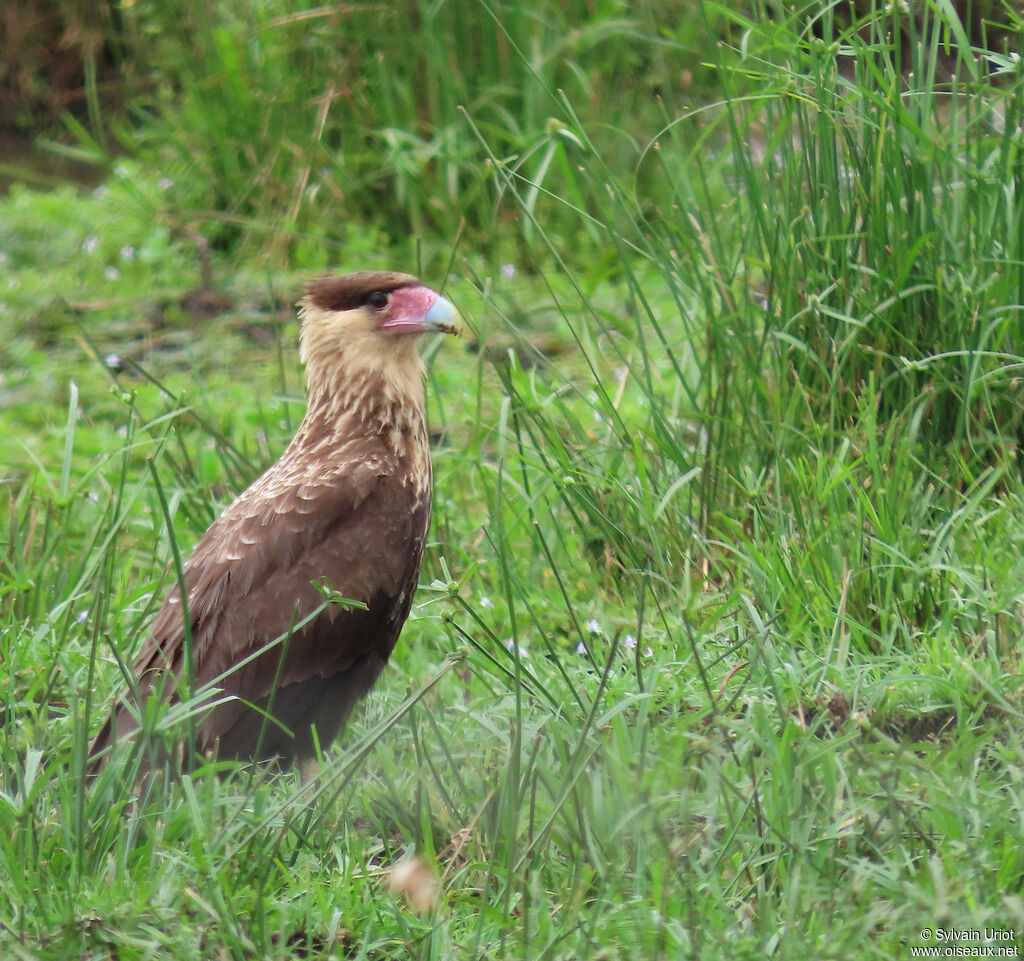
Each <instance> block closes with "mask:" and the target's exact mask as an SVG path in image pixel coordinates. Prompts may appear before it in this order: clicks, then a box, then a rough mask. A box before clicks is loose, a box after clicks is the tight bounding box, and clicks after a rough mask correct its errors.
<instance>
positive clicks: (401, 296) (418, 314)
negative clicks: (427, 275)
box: [378, 286, 457, 334]
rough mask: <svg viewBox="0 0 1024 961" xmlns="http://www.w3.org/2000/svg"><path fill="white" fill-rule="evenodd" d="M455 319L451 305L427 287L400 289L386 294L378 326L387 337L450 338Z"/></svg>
mask: <svg viewBox="0 0 1024 961" xmlns="http://www.w3.org/2000/svg"><path fill="white" fill-rule="evenodd" d="M456 318H457V314H456V311H455V308H454V307H453V306H452V304H451V303H450V302H449V301H448V300H446V299H445V298H444V297H442V296H441V295H440V294H438V293H436V292H435V291H433V290H431V289H430V288H429V287H422V286H420V287H399V288H398V289H397V290H393V291H391V293H389V294H388V304H387V306H386V307H384V308H383V309H382V311H381V317H380V321H379V322H378V326H379V328H380V330H383V331H386V332H387V333H390V334H425V333H429V332H430V331H443V332H445V333H449V334H451V333H454V332H455V323H456Z"/></svg>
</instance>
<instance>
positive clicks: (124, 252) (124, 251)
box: [121, 244, 135, 260]
mask: <svg viewBox="0 0 1024 961" xmlns="http://www.w3.org/2000/svg"><path fill="white" fill-rule="evenodd" d="M121 259H122V260H134V259H135V248H134V247H132V246H131V244H125V245H124V246H123V247H122V248H121Z"/></svg>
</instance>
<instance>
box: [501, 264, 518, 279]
mask: <svg viewBox="0 0 1024 961" xmlns="http://www.w3.org/2000/svg"><path fill="white" fill-rule="evenodd" d="M515 275H516V265H515V264H502V265H501V276H502V277H505V278H506V279H508V280H511V279H512V278H513V277H515Z"/></svg>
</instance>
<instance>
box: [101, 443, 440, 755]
mask: <svg viewBox="0 0 1024 961" xmlns="http://www.w3.org/2000/svg"><path fill="white" fill-rule="evenodd" d="M368 445H369V446H368ZM334 465H335V466H334V467H332V468H331V469H329V470H327V471H325V470H324V467H323V465H322V464H319V465H318V464H317V463H316V460H315V459H313V458H302V457H300V456H295V457H289V455H288V454H286V455H285V456H284V457H283V458H282V459H281V461H279V462H278V463H277V464H276V465H274V467H272V468H271V469H270V470H269V471H268V472H267V473H266V474H264V475H263V477H261V478H260V479H259V480H258V481H256V483H254V484H253V485H252V486H251V487H250V488H249V489H248V490H246V491H245V492H244V493H243V494H242V495H241V496H239V498H238V499H237V500H236V501H235V502H234V503H233V504H232V505H231V506H230V507H229V508H228V509H227V510H226V511H225V512H224V513H223V514H222V515H221V516H220V517H219V518H218V519H217V520H216V521H215V522H214V524H213V525H212V526H211V527H210V529H209V530H208V531H207V532H206V534H204V535H203V537H202V539H201V540H200V541H199V543H198V544H197V545H196V548H195V550H194V552H193V553H192V556H191V557H190V558H189V560H188V562H187V563H186V565H185V570H184V575H185V585H186V588H187V591H188V598H189V619H190V621H191V627H192V639H193V645H194V647H193V650H194V652H195V654H194V658H195V670H196V682H197V685H203V684H205V683H208V682H214V683H215V685H216V687H218V688H220V689H221V691H222V692H224V693H229V694H234V695H237V697H238V698H240V699H242V700H235V701H231V702H228V703H226V704H223V705H220V706H218V707H217V708H216V709H214V710H213V711H212V712H211V713H210V714H209V715H208V716H207V717H206V718H205V720H204V721H203V722H202V724H201V726H200V729H199V735H200V745H199V746H200V747H201V748H203V749H207V748H210V747H212V746H213V745H214V744H215V742H217V741H218V740H219V741H220V744H221V747H220V753H221V755H222V756H237V757H247V756H253V755H256V754H257V753H258V755H259V756H261V757H263V756H272V755H274V754H282V755H285V756H286V757H289V756H292V755H294V754H295V753H299V754H305V753H308V751H309V749H310V744H309V743H308V741H309V733H308V730H307V729H308V727H309V725H310V724H314V723H315V724H316V725H317V727H318V737H319V740H320V743H322V744H326V743H328V742H329V741H330V740H331V738H332V737H333V736H334V735H335V734H336V733H337V731H338V729H339V728H340V727H341V725H342V724H343V723H344V720H345V717H346V716H347V714H348V711H349V710H350V708H351V706H352V704H353V703H354V701H355V700H356V699H357V698H358V697H360V696H361V695H362V694H364V693H365V692H366V691H367V690H368V689H369V688H370V686H372V684H373V682H374V680H375V679H376V677H377V675H378V674H379V673H380V671H381V670H382V669H383V667H384V665H385V664H386V662H387V659H388V656H389V655H390V653H391V650H392V649H393V647H394V644H395V641H396V640H397V638H398V634H399V631H400V630H401V627H402V624H403V623H404V621H405V618H406V616H407V615H408V612H409V608H410V605H411V603H412V595H413V591H414V590H415V587H416V580H417V577H418V573H419V565H420V560H421V558H422V552H423V541H424V538H425V535H426V528H427V523H428V516H429V498H430V491H429V479H428V480H427V482H426V483H423V482H422V481H420V483H419V484H417V480H420V478H417V477H416V476H414V475H413V474H412V473H410V472H409V471H408V470H407V469H403V465H402V464H400V463H398V462H397V458H396V457H395V455H394V453H393V452H392V451H390V450H388V449H387V448H386V447H384V446H383V445H380V444H378V445H376V446H374V445H373V444H372V442H368V441H364V442H362V444H361V445H360V446H359V447H358V448H350V449H349V450H347V451H345V452H344V456H341V457H337V458H335V459H334ZM320 581H325V582H327V583H328V584H329V585H330V587H331V588H332V589H333V590H334V591H336V592H337V593H338V594H340V595H341V596H342V597H345V598H348V599H351V600H356V601H361V602H362V603H364V604H366V605H367V607H368V610H365V611H363V610H358V609H354V608H348V609H343V608H341V607H338V606H331V607H329V608H328V609H326V610H324V611H323V612H322V613H321V614H320V615H319V616H317V617H316V619H315V620H314V621H312V622H311V623H310V624H309V625H307V626H306V627H304V628H302V629H300V630H297V631H294V632H293V633H292V635H291V636H290V637H289V638H288V640H287V642H286V645H287V646H284V645H276V646H274V647H272V648H271V649H269V650H267V651H266V652H265V653H264V654H262V655H260V656H259V657H257V658H256V659H254V660H252V661H251V662H250V663H248V664H246V665H245V666H244V667H242V668H240V669H237V670H234V671H232V672H231V673H229V674H228V675H227V676H226V677H221V675H223V674H224V672H225V671H229V670H230V669H231V668H232V667H233V666H234V665H236V664H238V663H239V662H240V661H242V660H244V659H245V658H247V657H249V656H250V655H252V654H254V653H255V652H257V651H259V650H261V649H262V648H264V647H265V646H266V645H268V644H270V643H271V642H272V641H274V640H275V639H276V638H278V637H280V636H282V635H287V634H289V632H291V631H293V628H294V627H295V625H296V624H297V622H299V621H301V620H302V619H303V618H304V617H306V616H307V615H309V614H310V613H311V612H313V611H315V610H316V608H317V607H319V606H320V605H322V604H323V603H324V594H323V593H322V591H321V590H319V589H318V588H317V586H316V582H320ZM183 662H184V630H183V624H182V614H181V602H180V597H179V594H178V592H177V591H176V590H175V591H174V592H173V593H172V594H171V596H170V597H169V598H168V600H167V601H166V603H165V604H164V606H163V608H162V609H161V611H160V613H159V614H158V615H157V617H156V619H155V621H154V623H153V628H152V633H151V635H150V638H149V639H148V640H147V641H146V643H145V644H144V645H143V648H142V650H141V651H140V654H139V658H138V660H137V662H136V665H135V671H136V677H137V678H138V679H139V687H140V693H141V694H142V696H143V697H145V696H146V695H147V694H148V693H149V692H150V691H151V690H152V689H153V686H154V684H155V683H156V682H157V680H158V679H159V678H160V677H161V676H162V675H163V674H164V673H165V672H166V671H168V670H170V672H172V673H173V674H174V675H175V676H176V677H180V676H181V674H182V670H183ZM275 677H276V678H278V686H277V688H276V689H275V688H274V680H275ZM243 701H249V702H252V703H254V704H256V705H257V706H259V707H262V708H268V707H269V710H270V712H271V713H272V714H273V715H274V716H275V717H277V718H279V719H280V721H281V722H282V723H283V724H284V725H286V726H287V727H288V728H290V729H291V730H292V731H293V732H294V733H295V734H296V736H297V737H298V740H297V741H294V742H293V741H291V739H290V738H288V737H287V736H286V735H285V734H284V733H283V732H282V731H281V730H280V728H278V727H276V726H274V725H268V724H266V723H264V721H263V718H262V715H260V714H259V713H258V712H255V711H253V710H252V709H251V708H249V707H248V706H247V705H246V704H244V703H243ZM116 724H117V729H118V732H119V733H121V734H123V733H124V732H125V731H126V730H130V729H131V728H132V727H134V726H135V725H134V721H133V720H132V718H131V713H130V711H129V710H128V708H127V707H122V708H121V709H120V710H119V711H118V716H117V720H116ZM103 740H104V738H103V734H101V736H100V738H98V739H97V745H96V746H97V748H101V747H102V746H104V744H103V743H100V742H101V741H103ZM258 743H259V747H260V750H259V751H258V752H257V746H258Z"/></svg>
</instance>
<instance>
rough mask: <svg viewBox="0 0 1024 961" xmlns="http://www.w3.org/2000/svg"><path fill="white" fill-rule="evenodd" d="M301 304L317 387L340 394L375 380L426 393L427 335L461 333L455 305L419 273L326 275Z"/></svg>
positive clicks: (304, 343) (305, 352) (305, 353)
mask: <svg viewBox="0 0 1024 961" xmlns="http://www.w3.org/2000/svg"><path fill="white" fill-rule="evenodd" d="M299 308H300V311H299V313H300V316H301V318H302V334H301V349H302V360H303V362H304V363H305V364H306V376H307V378H308V380H309V385H310V390H311V392H314V391H317V390H324V391H326V392H327V393H328V394H332V395H333V394H336V393H337V392H338V391H341V390H345V389H354V388H355V386H356V384H357V383H359V382H362V381H365V380H367V379H373V380H376V381H379V382H381V383H382V384H383V385H384V386H388V387H392V388H393V389H394V390H395V391H397V392H399V393H406V394H411V395H412V396H413V397H416V396H417V395H418V396H422V384H421V376H422V363H421V361H420V358H419V352H418V349H417V342H418V341H419V335H421V334H425V333H429V332H431V331H440V332H443V333H449V334H452V333H455V330H456V324H457V321H458V314H457V313H456V310H455V308H454V307H453V306H452V305H451V303H449V301H447V300H446V299H445V298H444V297H442V296H441V295H440V294H438V293H437V292H436V291H433V290H431V289H430V288H429V287H426V286H424V284H423V283H422V282H421V281H420V280H418V279H417V278H416V277H413V276H411V275H409V274H398V273H390V272H386V271H372V270H364V271H360V272H358V273H354V274H345V275H344V276H341V277H321V278H320V279H319V280H314V281H313V282H312V283H311V284H310V285H309V286H308V287H307V288H306V294H305V296H304V297H303V298H302V300H301V301H300V302H299Z"/></svg>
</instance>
